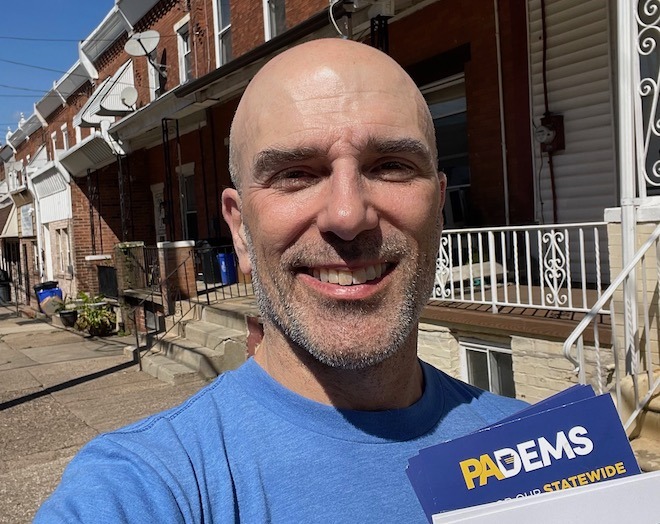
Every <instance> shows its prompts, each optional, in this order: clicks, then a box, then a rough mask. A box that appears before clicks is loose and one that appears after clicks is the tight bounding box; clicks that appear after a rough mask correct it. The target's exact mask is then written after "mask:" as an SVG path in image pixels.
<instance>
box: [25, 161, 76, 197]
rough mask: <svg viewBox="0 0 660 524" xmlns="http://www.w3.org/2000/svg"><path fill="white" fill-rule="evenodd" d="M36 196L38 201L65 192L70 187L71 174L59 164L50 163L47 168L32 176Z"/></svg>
mask: <svg viewBox="0 0 660 524" xmlns="http://www.w3.org/2000/svg"><path fill="white" fill-rule="evenodd" d="M30 181H31V182H32V187H33V188H34V196H35V197H36V198H37V200H43V199H44V198H45V197H47V196H50V195H54V194H55V193H59V192H60V191H65V190H66V188H67V186H68V185H69V173H67V172H66V170H65V169H62V167H61V166H60V165H59V162H48V164H46V166H44V167H43V168H42V169H40V170H39V171H37V172H36V173H34V174H33V175H31V176H30Z"/></svg>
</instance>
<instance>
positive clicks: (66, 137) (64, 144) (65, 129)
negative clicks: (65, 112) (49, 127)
mask: <svg viewBox="0 0 660 524" xmlns="http://www.w3.org/2000/svg"><path fill="white" fill-rule="evenodd" d="M60 129H61V131H62V149H63V150H64V151H66V150H67V149H69V132H68V131H69V130H68V127H67V125H66V122H65V123H64V124H62V127H61V128H60Z"/></svg>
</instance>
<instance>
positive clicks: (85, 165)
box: [60, 132, 116, 176]
mask: <svg viewBox="0 0 660 524" xmlns="http://www.w3.org/2000/svg"><path fill="white" fill-rule="evenodd" d="M115 159H116V157H115V150H114V149H113V148H112V146H111V145H110V144H109V143H108V141H107V140H106V139H105V138H103V135H101V133H97V132H93V133H92V134H91V135H89V136H88V137H87V138H85V139H84V140H83V141H82V142H80V143H78V144H76V145H75V146H73V147H72V148H71V149H69V150H68V151H66V152H65V153H62V154H61V156H60V163H61V164H62V165H63V166H64V167H65V168H66V169H67V171H69V173H71V175H72V176H83V175H85V174H86V173H87V170H88V169H92V168H93V169H98V168H100V167H103V166H107V165H108V164H111V163H112V162H114V161H115Z"/></svg>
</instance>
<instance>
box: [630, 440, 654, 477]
mask: <svg viewBox="0 0 660 524" xmlns="http://www.w3.org/2000/svg"><path fill="white" fill-rule="evenodd" d="M630 445H631V446H632V449H633V451H634V452H635V457H637V463H638V464H639V467H640V468H641V469H642V471H645V472H647V473H648V472H650V471H660V441H658V440H657V439H655V438H649V437H639V438H636V439H634V440H632V441H631V442H630Z"/></svg>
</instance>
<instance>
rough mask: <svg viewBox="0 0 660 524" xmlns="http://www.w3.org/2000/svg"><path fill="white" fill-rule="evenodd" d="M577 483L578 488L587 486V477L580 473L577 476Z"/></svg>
mask: <svg viewBox="0 0 660 524" xmlns="http://www.w3.org/2000/svg"><path fill="white" fill-rule="evenodd" d="M577 478H578V482H579V483H580V486H584V485H586V484H589V482H588V481H587V476H586V475H585V474H584V473H580V474H579V475H578V476H577Z"/></svg>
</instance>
